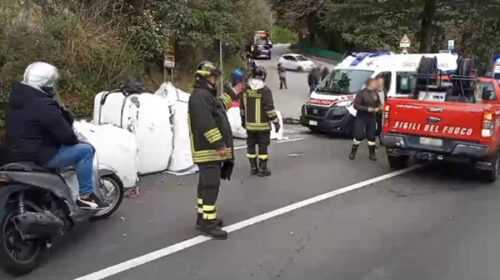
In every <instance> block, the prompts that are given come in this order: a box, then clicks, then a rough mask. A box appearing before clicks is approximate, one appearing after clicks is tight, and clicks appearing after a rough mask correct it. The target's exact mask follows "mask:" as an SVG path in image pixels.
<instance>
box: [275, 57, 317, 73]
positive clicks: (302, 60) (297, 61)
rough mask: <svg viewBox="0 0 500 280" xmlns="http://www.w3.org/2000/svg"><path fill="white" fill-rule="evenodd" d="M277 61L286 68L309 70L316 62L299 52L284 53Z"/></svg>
mask: <svg viewBox="0 0 500 280" xmlns="http://www.w3.org/2000/svg"><path fill="white" fill-rule="evenodd" d="M279 63H281V64H282V65H283V67H284V68H285V69H287V70H295V71H307V72H308V71H311V70H312V69H313V68H314V67H316V64H315V63H314V62H313V61H312V60H310V59H309V58H307V57H305V56H303V55H301V54H284V55H282V56H281V57H280V59H279Z"/></svg>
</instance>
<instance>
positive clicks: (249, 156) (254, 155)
mask: <svg viewBox="0 0 500 280" xmlns="http://www.w3.org/2000/svg"><path fill="white" fill-rule="evenodd" d="M247 157H248V158H256V157H257V155H256V154H247Z"/></svg>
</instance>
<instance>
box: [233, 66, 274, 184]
mask: <svg viewBox="0 0 500 280" xmlns="http://www.w3.org/2000/svg"><path fill="white" fill-rule="evenodd" d="M266 76H267V74H266V70H265V69H264V68H263V67H261V66H258V67H257V68H255V70H254V71H253V72H252V78H251V79H250V80H249V81H248V86H247V87H246V89H245V90H244V92H243V96H242V101H241V102H240V112H241V123H242V125H243V127H244V128H245V129H246V130H247V146H248V148H247V156H248V159H249V161H250V174H251V175H259V176H260V177H265V176H270V175H271V171H269V168H268V160H269V155H268V152H267V149H268V146H269V145H270V144H271V142H270V136H271V122H272V123H273V124H274V128H275V131H276V132H278V131H279V130H280V124H279V120H278V115H277V113H276V110H275V108H274V101H273V94H272V92H271V90H270V89H269V88H268V87H267V86H266V84H265V83H264V81H265V80H266ZM256 146H258V147H259V153H258V155H257V149H256ZM257 158H258V159H259V161H258V162H257Z"/></svg>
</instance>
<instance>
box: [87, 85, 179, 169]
mask: <svg viewBox="0 0 500 280" xmlns="http://www.w3.org/2000/svg"><path fill="white" fill-rule="evenodd" d="M105 94H106V93H99V94H98V95H97V96H96V98H95V100H94V102H95V103H94V123H95V124H104V123H111V124H114V125H117V126H119V127H121V128H124V129H126V130H128V131H130V132H132V133H133V134H134V135H135V137H136V140H137V147H138V149H139V153H138V159H139V174H149V173H156V172H161V171H164V170H167V167H168V163H169V160H170V155H171V154H172V149H173V147H172V139H173V134H172V126H171V124H170V106H169V102H168V100H167V99H165V98H162V97H160V96H157V95H153V94H150V93H143V94H132V95H129V96H126V97H125V96H124V95H123V94H122V93H121V92H113V93H110V94H108V95H107V96H106V99H105V102H104V104H102V102H101V100H102V98H103V96H104V95H105Z"/></svg>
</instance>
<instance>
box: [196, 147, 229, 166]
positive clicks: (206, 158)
mask: <svg viewBox="0 0 500 280" xmlns="http://www.w3.org/2000/svg"><path fill="white" fill-rule="evenodd" d="M232 158H233V149H231V148H226V156H224V157H221V156H220V155H219V153H217V151H216V150H215V149H214V150H201V151H193V161H194V162H195V163H203V162H211V161H222V160H227V159H232Z"/></svg>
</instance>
